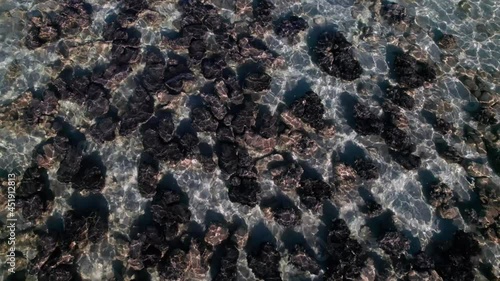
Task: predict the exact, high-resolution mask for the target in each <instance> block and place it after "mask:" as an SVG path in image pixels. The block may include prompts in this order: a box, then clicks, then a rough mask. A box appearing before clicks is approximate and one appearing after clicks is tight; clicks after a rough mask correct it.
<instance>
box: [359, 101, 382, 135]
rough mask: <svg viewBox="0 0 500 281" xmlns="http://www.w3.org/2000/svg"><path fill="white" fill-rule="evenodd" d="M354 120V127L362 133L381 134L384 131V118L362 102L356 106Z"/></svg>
mask: <svg viewBox="0 0 500 281" xmlns="http://www.w3.org/2000/svg"><path fill="white" fill-rule="evenodd" d="M354 120H355V122H356V125H355V127H354V129H355V130H356V132H358V133H359V134H361V135H379V134H380V133H382V131H383V127H384V124H383V122H382V120H380V118H379V117H378V116H377V115H375V114H374V113H372V112H371V111H370V109H369V108H368V107H367V106H365V105H363V104H361V103H357V104H356V105H355V106H354Z"/></svg>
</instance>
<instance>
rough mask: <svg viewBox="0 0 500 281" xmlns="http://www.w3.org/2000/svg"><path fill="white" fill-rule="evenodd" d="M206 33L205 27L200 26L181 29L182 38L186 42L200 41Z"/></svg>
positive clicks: (191, 25)
mask: <svg viewBox="0 0 500 281" xmlns="http://www.w3.org/2000/svg"><path fill="white" fill-rule="evenodd" d="M207 32H208V29H207V27H206V26H204V25H201V24H190V25H186V26H184V27H182V29H181V35H182V37H183V38H186V39H188V40H193V39H194V40H201V39H203V38H204V37H205V34H206V33H207Z"/></svg>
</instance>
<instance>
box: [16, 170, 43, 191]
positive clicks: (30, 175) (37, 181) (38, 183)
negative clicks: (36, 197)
mask: <svg viewBox="0 0 500 281" xmlns="http://www.w3.org/2000/svg"><path fill="white" fill-rule="evenodd" d="M48 186H49V182H48V178H47V170H45V169H44V168H40V167H35V166H33V167H30V168H28V169H26V170H25V171H24V174H23V177H22V180H21V184H20V185H19V187H17V188H16V196H19V197H30V196H32V195H33V194H35V193H37V192H39V191H41V190H42V189H44V188H48Z"/></svg>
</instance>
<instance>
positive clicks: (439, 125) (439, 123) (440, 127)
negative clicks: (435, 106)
mask: <svg viewBox="0 0 500 281" xmlns="http://www.w3.org/2000/svg"><path fill="white" fill-rule="evenodd" d="M433 127H434V129H435V130H436V131H438V132H440V133H441V134H443V135H446V134H448V133H451V132H453V130H454V128H453V125H452V124H451V123H450V122H448V121H446V120H444V119H441V118H437V119H436V122H435V123H434V124H433Z"/></svg>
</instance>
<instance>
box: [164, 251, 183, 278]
mask: <svg viewBox="0 0 500 281" xmlns="http://www.w3.org/2000/svg"><path fill="white" fill-rule="evenodd" d="M188 270H189V260H188V257H187V254H186V252H184V251H183V250H181V249H178V248H177V249H173V250H171V251H169V253H167V254H166V255H165V256H164V257H163V258H162V260H161V262H159V263H158V274H159V275H160V280H162V281H167V280H183V279H184V278H185V276H186V274H187V273H188Z"/></svg>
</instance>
